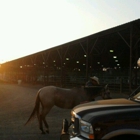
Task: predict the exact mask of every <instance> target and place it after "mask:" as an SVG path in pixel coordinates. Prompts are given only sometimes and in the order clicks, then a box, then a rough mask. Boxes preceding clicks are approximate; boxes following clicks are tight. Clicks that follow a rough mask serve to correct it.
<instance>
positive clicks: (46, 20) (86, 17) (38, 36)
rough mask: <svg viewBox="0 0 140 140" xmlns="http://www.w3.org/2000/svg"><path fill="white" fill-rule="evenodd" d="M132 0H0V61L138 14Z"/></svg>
mask: <svg viewBox="0 0 140 140" xmlns="http://www.w3.org/2000/svg"><path fill="white" fill-rule="evenodd" d="M139 5H140V1H136V0H123V1H121V0H113V1H112V0H104V1H103V0H42V1H39V0H24V1H21V0H12V1H11V0H1V1H0V20H1V21H0V63H4V62H6V61H10V60H13V59H17V58H20V57H23V56H26V55H29V54H33V53H36V52H39V51H43V50H46V49H48V48H51V47H55V46H58V45H60V44H64V43H66V42H70V41H73V40H76V39H78V38H81V37H85V36H88V35H91V34H94V33H97V32H100V31H102V30H105V29H109V28H112V27H114V26H118V25H120V24H123V23H126V22H130V21H132V20H136V19H138V18H139V17H140V8H139Z"/></svg>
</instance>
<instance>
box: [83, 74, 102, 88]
mask: <svg viewBox="0 0 140 140" xmlns="http://www.w3.org/2000/svg"><path fill="white" fill-rule="evenodd" d="M99 85H100V83H99V78H98V77H96V76H93V77H90V79H89V81H87V82H86V85H85V87H91V86H99Z"/></svg>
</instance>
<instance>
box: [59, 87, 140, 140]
mask: <svg viewBox="0 0 140 140" xmlns="http://www.w3.org/2000/svg"><path fill="white" fill-rule="evenodd" d="M63 122H64V123H63V128H62V134H61V138H60V139H61V140H93V139H111V140H112V139H125V138H129V139H131V138H133V139H140V87H138V89H136V91H135V92H134V93H133V94H132V95H130V97H128V98H127V99H126V98H118V99H108V100H98V101H92V102H89V103H84V104H80V105H78V106H75V107H74V108H73V109H72V110H71V120H70V123H68V121H67V120H66V119H65V120H64V121H63Z"/></svg>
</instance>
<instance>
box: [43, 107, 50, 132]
mask: <svg viewBox="0 0 140 140" xmlns="http://www.w3.org/2000/svg"><path fill="white" fill-rule="evenodd" d="M51 108H52V107H50V108H49V109H48V108H43V110H42V113H41V118H42V121H43V122H44V125H45V127H46V132H47V133H49V125H48V123H47V121H46V119H45V117H46V115H47V114H48V113H49V111H50V110H51Z"/></svg>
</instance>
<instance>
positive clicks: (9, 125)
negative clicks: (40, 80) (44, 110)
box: [0, 84, 70, 140]
mask: <svg viewBox="0 0 140 140" xmlns="http://www.w3.org/2000/svg"><path fill="white" fill-rule="evenodd" d="M40 88H41V86H27V85H26V86H25V85H16V84H12V85H11V84H0V140H59V139H60V134H61V127H62V120H63V119H64V118H68V119H70V118H69V117H70V110H65V109H60V108H57V107H54V108H53V109H52V110H51V112H50V113H49V114H48V116H47V117H46V119H47V121H48V124H49V127H50V134H45V135H42V134H41V131H40V130H39V128H38V121H37V118H35V119H34V120H33V121H32V122H31V123H30V124H28V125H27V126H24V123H25V122H26V121H27V119H28V118H29V116H30V114H31V112H32V110H33V107H34V102H35V98H36V92H37V91H38V90H39V89H40Z"/></svg>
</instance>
